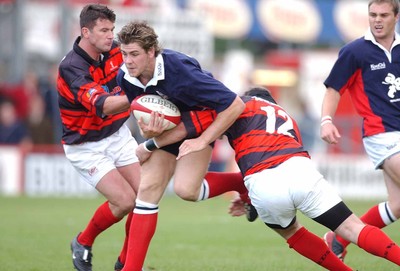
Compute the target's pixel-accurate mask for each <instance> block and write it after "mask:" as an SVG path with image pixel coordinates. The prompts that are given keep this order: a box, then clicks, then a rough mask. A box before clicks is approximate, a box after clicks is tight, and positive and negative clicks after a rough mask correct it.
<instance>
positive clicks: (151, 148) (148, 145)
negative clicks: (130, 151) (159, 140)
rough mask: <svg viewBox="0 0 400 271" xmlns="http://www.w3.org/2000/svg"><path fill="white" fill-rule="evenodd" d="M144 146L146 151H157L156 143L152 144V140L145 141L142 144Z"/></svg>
mask: <svg viewBox="0 0 400 271" xmlns="http://www.w3.org/2000/svg"><path fill="white" fill-rule="evenodd" d="M144 146H145V147H146V149H147V150H148V151H154V150H156V149H158V147H157V145H156V143H155V142H154V139H152V138H150V139H149V140H147V141H146V142H145V143H144Z"/></svg>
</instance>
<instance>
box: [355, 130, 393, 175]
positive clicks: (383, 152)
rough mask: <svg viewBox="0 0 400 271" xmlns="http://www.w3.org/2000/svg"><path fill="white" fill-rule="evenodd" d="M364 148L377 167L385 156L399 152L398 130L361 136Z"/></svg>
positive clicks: (376, 167)
mask: <svg viewBox="0 0 400 271" xmlns="http://www.w3.org/2000/svg"><path fill="white" fill-rule="evenodd" d="M363 143H364V148H365V151H366V153H367V155H368V156H369V158H370V159H371V161H372V163H373V164H374V166H375V169H378V168H380V167H381V166H382V164H383V162H384V161H385V159H386V158H389V157H390V156H392V155H394V154H396V153H399V152H400V132H387V133H381V134H377V135H373V136H368V137H364V138H363Z"/></svg>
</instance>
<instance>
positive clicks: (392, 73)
mask: <svg viewBox="0 0 400 271" xmlns="http://www.w3.org/2000/svg"><path fill="white" fill-rule="evenodd" d="M368 14H369V29H368V31H367V33H366V34H365V36H364V37H362V38H359V39H357V40H355V41H353V42H350V43H349V44H347V45H345V46H344V47H343V48H341V50H340V52H339V57H338V59H337V61H336V63H335V64H334V66H333V68H332V70H331V72H330V74H329V76H328V78H327V79H326V80H325V82H324V83H325V86H326V87H327V89H326V93H325V97H324V100H323V104H322V119H321V131H320V133H321V138H322V139H323V140H325V141H326V142H327V143H329V144H337V143H338V142H339V139H340V133H339V131H338V129H337V128H336V126H335V125H334V123H333V122H332V116H333V115H334V114H335V111H336V108H337V106H338V103H339V100H340V97H341V95H342V94H343V93H344V92H345V91H346V90H348V91H349V94H350V96H351V98H352V101H353V104H354V107H355V108H356V110H357V112H358V114H359V115H360V116H361V117H362V118H363V128H362V129H363V144H364V148H365V150H366V152H367V154H368V156H369V158H370V159H371V160H372V162H373V164H374V166H375V169H382V172H383V177H384V180H385V184H386V188H387V191H388V201H386V202H381V203H379V204H378V205H376V206H374V207H372V208H371V209H369V210H368V211H367V212H366V213H365V214H364V215H363V216H361V220H362V221H363V222H364V223H366V224H369V225H373V226H376V227H378V228H383V227H386V226H387V225H389V224H391V223H393V222H395V221H396V220H397V219H398V218H399V217H400V197H399V195H400V92H399V91H398V90H400V86H399V83H398V82H399V80H400V62H399V59H400V45H399V44H400V36H399V35H398V33H396V32H395V28H396V24H397V22H398V19H399V2H398V0H371V1H369V4H368ZM324 238H325V240H326V241H327V243H328V244H329V246H330V247H331V249H332V250H333V251H334V252H335V253H336V255H338V256H339V257H340V258H342V259H343V258H344V256H345V255H346V246H347V245H348V244H349V242H348V241H346V240H344V239H343V238H342V237H341V236H337V235H336V236H335V234H333V233H332V232H328V233H327V234H326V235H325V236H324Z"/></svg>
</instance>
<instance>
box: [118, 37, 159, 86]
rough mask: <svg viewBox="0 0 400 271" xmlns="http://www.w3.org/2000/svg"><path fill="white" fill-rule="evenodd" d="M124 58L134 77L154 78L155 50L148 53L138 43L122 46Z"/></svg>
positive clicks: (130, 73)
mask: <svg viewBox="0 0 400 271" xmlns="http://www.w3.org/2000/svg"><path fill="white" fill-rule="evenodd" d="M121 52H122V58H123V60H124V62H125V66H126V68H127V70H128V73H129V75H130V76H132V77H136V78H139V77H147V78H152V77H153V73H154V63H155V56H154V48H152V49H150V50H149V51H148V52H146V51H145V50H144V49H143V48H142V47H141V46H140V45H139V44H138V43H137V42H133V43H129V44H121Z"/></svg>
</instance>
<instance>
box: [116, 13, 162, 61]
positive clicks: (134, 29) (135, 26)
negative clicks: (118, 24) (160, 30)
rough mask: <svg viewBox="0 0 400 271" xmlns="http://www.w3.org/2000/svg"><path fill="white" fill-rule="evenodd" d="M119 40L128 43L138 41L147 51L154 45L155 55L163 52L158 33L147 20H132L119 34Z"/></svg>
mask: <svg viewBox="0 0 400 271" xmlns="http://www.w3.org/2000/svg"><path fill="white" fill-rule="evenodd" d="M117 38H118V41H119V42H120V43H121V44H124V45H127V44H131V43H134V42H136V43H138V44H139V45H140V47H142V48H143V49H144V50H145V51H146V52H147V51H148V50H149V49H150V48H152V47H154V50H155V55H156V56H157V55H158V54H159V53H160V52H161V46H160V45H159V43H158V35H157V34H156V32H155V31H154V29H153V28H152V27H151V26H150V25H149V24H148V23H147V22H146V21H132V22H129V23H128V24H126V25H125V26H123V27H122V29H121V31H119V32H118V34H117Z"/></svg>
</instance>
